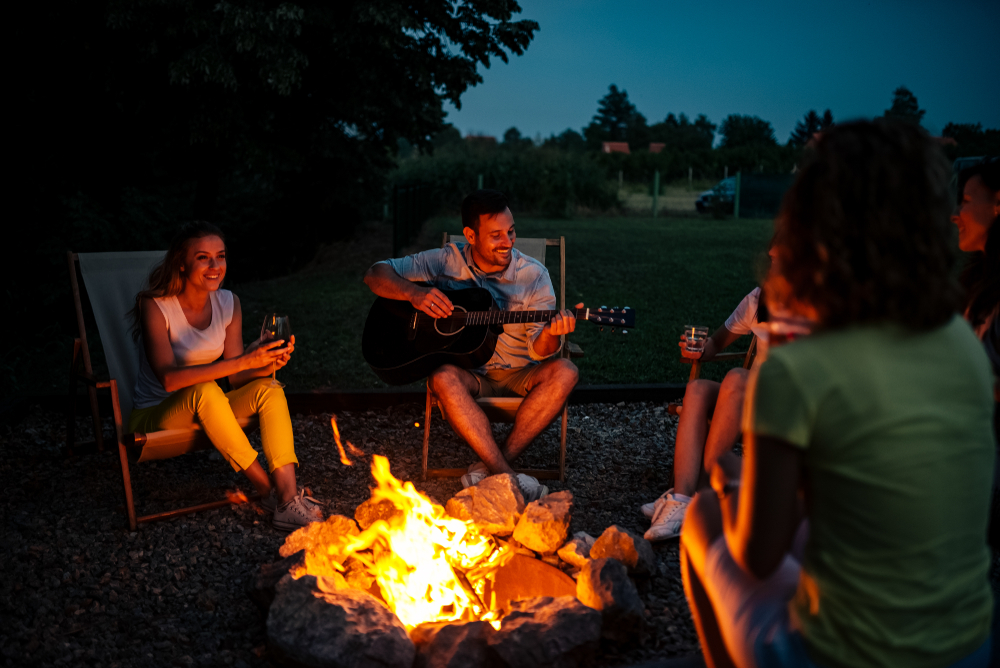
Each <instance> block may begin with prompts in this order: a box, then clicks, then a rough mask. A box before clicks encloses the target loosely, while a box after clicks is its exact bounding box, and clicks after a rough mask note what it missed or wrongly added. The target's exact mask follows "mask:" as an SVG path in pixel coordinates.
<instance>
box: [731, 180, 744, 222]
mask: <svg viewBox="0 0 1000 668" xmlns="http://www.w3.org/2000/svg"><path fill="white" fill-rule="evenodd" d="M741 174H742V172H736V196H735V197H734V198H733V218H735V219H737V220H739V217H740V182H741V180H742V179H741V178H740V175H741Z"/></svg>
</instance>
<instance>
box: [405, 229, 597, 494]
mask: <svg viewBox="0 0 1000 668" xmlns="http://www.w3.org/2000/svg"><path fill="white" fill-rule="evenodd" d="M449 241H465V237H463V236H461V235H449V234H448V233H447V232H445V233H444V235H443V237H442V239H441V247H442V248H444V246H445V245H446V244H447V243H448V242H449ZM548 246H557V247H558V248H559V309H560V310H562V309H565V308H566V237H559V238H558V239H540V238H536V239H532V238H522V237H518V238H517V241H515V242H514V248H516V249H517V250H519V251H520V252H522V253H524V254H525V255H528V256H530V257H533V258H535V259H536V260H538V261H539V262H541V263H542V264H543V265H544V264H545V250H546V248H547V247H548ZM562 356H563V357H566V358H577V357H583V350H582V349H581V348H580V347H579V346H578V345H576V344H573V343H570V342H569V341H565V342H564V344H563V351H562ZM522 401H524V399H523V398H521V397H486V398H482V399H476V403H477V404H478V405H479V407H480V408H482V409H483V412H484V413H486V417H488V418H489V419H490V422H508V423H509V422H513V421H514V418H515V416H516V415H517V409H518V408H520V407H521V402H522ZM435 405H437V406H438V408H439V409H440V411H441V417H442V418H443V419H447V416H446V415H445V412H444V406H442V405H441V404H439V403H438V402H437V400H436V398H435V397H434V395H433V394H432V393H431V391H430V388H429V387H428V388H427V399H426V406H425V409H424V452H423V460H422V462H423V463H422V467H423V468H422V470H423V479H424V480H427V478H457V477H460V476H461V475H463V474H464V473H465V471H466V470H465V469H429V468H427V452H428V449H429V446H430V438H431V417H432V413H433V408H434V406H435ZM561 416H562V420H561V427H560V432H559V468H558V469H518V470H517V471H518V473H526V474H528V475H530V476H533V477H535V478H538V479H548V480H551V479H558V480H559V481H560V482H563V481H565V479H566V422H567V409H566V406H563V408H562V414H561Z"/></svg>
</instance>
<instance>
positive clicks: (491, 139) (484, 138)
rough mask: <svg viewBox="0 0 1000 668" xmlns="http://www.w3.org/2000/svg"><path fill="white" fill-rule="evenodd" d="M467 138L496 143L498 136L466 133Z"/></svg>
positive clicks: (468, 139) (467, 139)
mask: <svg viewBox="0 0 1000 668" xmlns="http://www.w3.org/2000/svg"><path fill="white" fill-rule="evenodd" d="M465 140H466V141H479V142H483V143H484V144H496V143H497V138H496V137H491V136H490V135H466V136H465Z"/></svg>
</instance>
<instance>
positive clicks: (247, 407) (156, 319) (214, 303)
mask: <svg viewBox="0 0 1000 668" xmlns="http://www.w3.org/2000/svg"><path fill="white" fill-rule="evenodd" d="M225 277H226V243H225V237H224V236H223V234H222V231H221V230H219V228H217V227H215V226H214V225H211V224H209V223H204V222H194V223H189V224H187V225H185V226H184V227H183V228H181V230H180V232H179V233H178V235H177V236H176V237H175V238H174V240H173V242H172V243H171V244H170V249H169V250H168V251H167V255H166V257H165V258H164V260H163V262H162V263H160V264H159V265H157V266H156V267H155V268H154V269H153V271H152V272H151V273H150V276H149V288H148V289H146V290H143V291H142V292H140V293H139V294H138V295H136V298H135V307H134V308H133V309H132V311H131V312H130V316H131V318H132V322H133V327H132V334H133V338H134V339H135V340H136V341H138V342H139V343H140V344H141V347H142V351H143V352H144V353H145V354H140V356H139V358H140V359H139V378H138V380H137V382H136V386H135V408H134V409H133V410H132V414H131V415H130V416H129V424H128V429H129V431H139V432H155V431H160V430H163V429H187V428H190V427H191V425H192V424H194V423H198V424H199V425H201V427H202V429H204V430H205V434H206V435H207V436H208V438H209V439H210V440H211V441H212V445H214V446H215V448H216V449H217V450H218V451H219V452H220V453H221V454H222V456H223V457H224V458H225V459H226V461H228V462H229V464H230V465H231V466H232V467H233V469H234V470H236V471H241V472H242V473H243V474H244V475H245V476H246V477H247V479H248V480H249V481H250V482H251V484H252V485H253V486H254V488H255V489H256V490H257V492H258V493H259V494H260V496H261V505H262V506H264V508H265V509H267V510H268V511H269V512H271V513H273V516H272V524H273V525H274V526H275V528H277V529H279V530H283V531H292V530H294V529H297V528H299V527H302V526H305V525H307V524H309V523H310V522H315V521H322V520H323V512H322V509H321V506H320V504H319V502H317V501H316V500H315V499H311V498H310V497H308V496H306V495H305V493H304V491H299V490H298V489H297V486H296V481H295V466H296V465H297V464H298V459H297V458H296V456H295V446H294V439H293V435H292V421H291V418H290V417H289V414H288V404H287V402H286V401H285V395H284V392H283V391H282V390H281V387H282V385H281V384H280V383H277V382H276V381H274V380H273V373H274V371H276V370H277V369H280V368H282V367H283V366H285V365H286V364H288V360H289V359H290V358H291V355H292V352H293V351H294V350H295V337H294V336H293V335H291V333H290V330H289V329H288V327H287V324H288V323H287V318H285V319H284V321H283V325H284V329H282V328H281V327H280V326H279V325H281V324H282V322H281V321H280V318H278V317H276V316H271V317H270V319H269V320H268V321H265V323H264V331H263V333H262V336H261V338H259V339H257V340H256V341H254V342H253V343H251V344H250V345H249V346H248V347H247V348H246V349H244V347H243V315H242V311H241V309H240V300H239V299H238V298H237V297H236V295H234V294H233V293H232V292H230V291H229V290H223V289H222V282H223V281H224V280H225ZM272 334H277V335H279V336H280V338H275V337H273V336H272ZM221 378H228V379H229V384H230V385H231V386H232V387H233V388H234V389H233V390H232V391H231V392H223V391H222V388H220V387H219V385H218V384H217V383H216V382H215V381H216V380H219V379H221ZM252 415H256V416H257V417H258V419H259V420H260V433H261V441H262V443H263V446H264V454H265V455H266V456H267V462H268V465H269V467H270V475H268V472H266V471H264V469H263V467H262V466H261V465H260V463H259V462H258V461H257V452H256V450H254V449H253V447H252V446H251V445H250V441H249V440H248V439H247V437H246V434H245V433H243V430H242V429H241V428H240V426H239V424H238V422H237V419H238V418H243V417H250V416H252Z"/></svg>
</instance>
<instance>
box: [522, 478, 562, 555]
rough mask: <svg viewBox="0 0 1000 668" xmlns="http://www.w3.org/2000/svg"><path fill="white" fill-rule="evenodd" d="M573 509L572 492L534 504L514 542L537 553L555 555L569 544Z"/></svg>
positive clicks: (556, 495) (551, 495) (558, 494)
mask: <svg viewBox="0 0 1000 668" xmlns="http://www.w3.org/2000/svg"><path fill="white" fill-rule="evenodd" d="M572 509H573V492H569V491H563V492H555V493H554V494H549V495H548V496H546V497H545V498H544V499H539V500H538V501H532V502H531V503H529V504H528V507H527V508H525V509H524V514H523V515H521V520H520V521H519V522H518V523H517V528H515V529H514V540H516V541H517V542H519V543H520V544H521V545H524V546H525V547H527V548H528V549H531V550H534V551H535V552H540V553H542V554H553V553H555V551H556V550H558V549H559V548H560V547H562V544H563V543H565V542H566V534H567V533H568V532H569V515H570V511H571V510H572Z"/></svg>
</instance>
